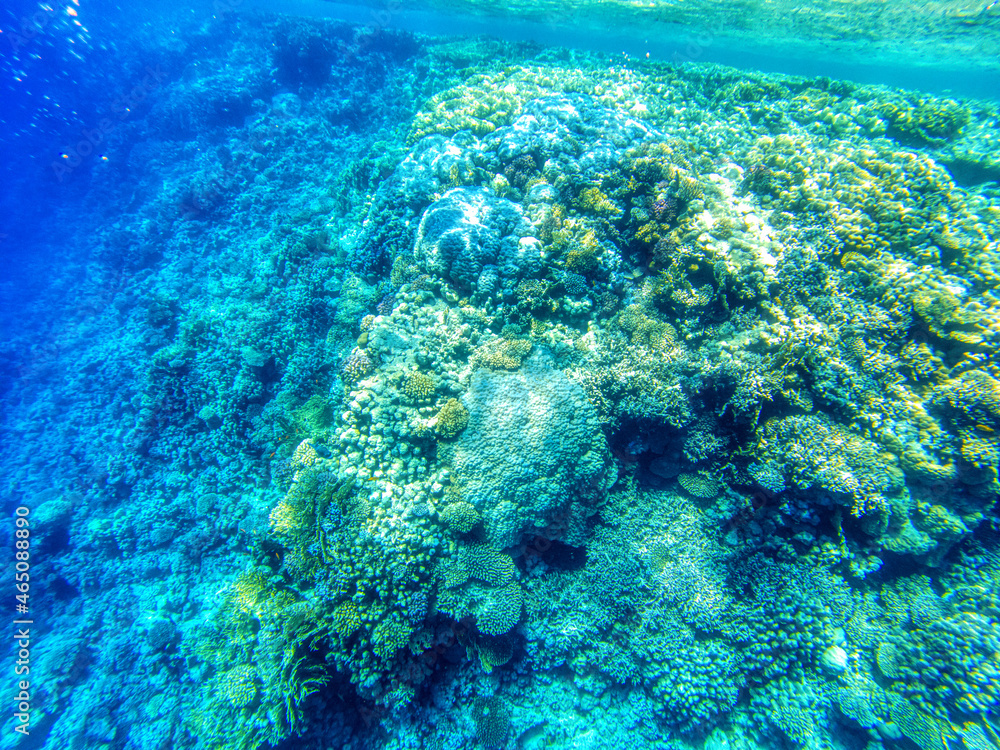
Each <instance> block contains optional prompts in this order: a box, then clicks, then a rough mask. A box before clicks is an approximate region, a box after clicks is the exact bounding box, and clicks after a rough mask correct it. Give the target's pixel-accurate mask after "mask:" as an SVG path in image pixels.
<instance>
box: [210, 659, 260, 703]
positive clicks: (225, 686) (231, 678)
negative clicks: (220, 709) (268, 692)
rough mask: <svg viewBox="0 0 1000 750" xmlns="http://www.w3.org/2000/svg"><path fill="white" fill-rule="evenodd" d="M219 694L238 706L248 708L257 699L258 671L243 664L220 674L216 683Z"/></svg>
mask: <svg viewBox="0 0 1000 750" xmlns="http://www.w3.org/2000/svg"><path fill="white" fill-rule="evenodd" d="M216 690H217V691H218V694H219V696H220V697H221V698H222V699H223V700H225V701H228V702H229V703H231V704H232V705H233V706H234V707H236V708H246V707H247V706H249V705H250V704H251V703H253V702H254V701H255V700H256V699H257V672H256V671H255V670H254V668H253V667H252V666H250V665H249V664H243V665H241V666H238V667H233V668H232V669H230V670H228V671H227V672H224V673H223V674H221V675H219V678H218V680H217V683H216Z"/></svg>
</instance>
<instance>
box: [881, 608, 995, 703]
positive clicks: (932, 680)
mask: <svg viewBox="0 0 1000 750" xmlns="http://www.w3.org/2000/svg"><path fill="white" fill-rule="evenodd" d="M893 645H894V646H895V649H896V658H895V669H894V670H893V671H894V674H896V675H898V677H897V678H896V679H897V681H898V683H897V684H899V683H901V687H902V690H903V693H904V695H906V697H907V698H908V699H910V700H911V701H913V702H914V703H915V705H917V706H918V707H919V708H920V709H921V710H922V711H924V712H925V713H927V714H930V715H932V716H937V717H939V718H941V719H948V718H949V717H950V718H952V720H957V719H958V718H959V717H961V716H963V715H965V716H979V715H982V714H986V713H992V712H995V711H996V710H997V707H998V706H1000V626H998V625H997V623H996V622H995V621H994V620H993V619H992V618H989V617H986V616H984V615H981V614H979V613H976V612H957V613H954V614H950V615H947V616H945V617H940V618H937V619H935V620H933V621H931V622H930V623H928V624H927V625H926V626H925V627H922V628H917V629H915V630H912V631H910V632H909V633H908V634H907V635H906V636H904V637H901V638H898V639H897V640H896V641H894V644H893Z"/></svg>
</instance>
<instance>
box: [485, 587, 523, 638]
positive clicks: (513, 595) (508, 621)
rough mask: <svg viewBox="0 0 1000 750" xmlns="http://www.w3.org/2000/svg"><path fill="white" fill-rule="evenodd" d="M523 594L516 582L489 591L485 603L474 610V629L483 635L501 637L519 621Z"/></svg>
mask: <svg viewBox="0 0 1000 750" xmlns="http://www.w3.org/2000/svg"><path fill="white" fill-rule="evenodd" d="M523 607H524V594H523V592H522V591H521V587H520V586H519V585H518V584H517V583H516V582H513V581H512V582H511V583H508V584H507V585H506V586H504V587H502V588H498V589H491V590H490V592H489V594H488V595H487V597H486V599H485V601H484V602H483V603H482V604H481V605H480V606H479V607H478V608H477V609H476V613H475V615H476V627H477V628H479V632H481V633H483V634H485V635H503V634H504V633H509V632H510V631H511V630H513V629H514V626H515V625H517V623H518V622H519V621H520V619H521V610H522V608H523Z"/></svg>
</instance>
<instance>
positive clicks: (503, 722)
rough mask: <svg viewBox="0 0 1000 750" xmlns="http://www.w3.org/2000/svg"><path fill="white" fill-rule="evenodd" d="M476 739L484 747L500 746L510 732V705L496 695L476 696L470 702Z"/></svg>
mask: <svg viewBox="0 0 1000 750" xmlns="http://www.w3.org/2000/svg"><path fill="white" fill-rule="evenodd" d="M472 718H473V721H475V724H476V739H478V740H479V742H480V744H481V745H482V746H483V747H486V748H495V747H500V746H502V745H503V744H504V742H505V741H506V739H507V735H508V733H509V732H510V707H509V706H508V705H507V703H506V702H505V701H504V700H503V699H502V698H498V697H497V696H493V697H491V698H477V699H476V700H475V701H474V702H473V704H472Z"/></svg>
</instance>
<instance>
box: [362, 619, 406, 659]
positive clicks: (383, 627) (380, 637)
mask: <svg viewBox="0 0 1000 750" xmlns="http://www.w3.org/2000/svg"><path fill="white" fill-rule="evenodd" d="M412 634H413V628H412V627H411V626H410V625H407V624H406V623H405V622H403V621H402V620H401V619H400V618H399V617H397V616H395V615H389V616H388V617H386V618H385V619H384V620H382V622H380V623H379V624H378V625H376V626H375V630H374V631H373V632H372V650H373V651H374V652H375V655H376V656H378V657H379V658H380V659H389V658H391V657H392V656H393V655H394V654H395V653H396V652H397V651H398V650H399V649H401V648H403V647H404V646H406V644H407V643H409V641H410V636H411V635H412Z"/></svg>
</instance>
